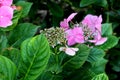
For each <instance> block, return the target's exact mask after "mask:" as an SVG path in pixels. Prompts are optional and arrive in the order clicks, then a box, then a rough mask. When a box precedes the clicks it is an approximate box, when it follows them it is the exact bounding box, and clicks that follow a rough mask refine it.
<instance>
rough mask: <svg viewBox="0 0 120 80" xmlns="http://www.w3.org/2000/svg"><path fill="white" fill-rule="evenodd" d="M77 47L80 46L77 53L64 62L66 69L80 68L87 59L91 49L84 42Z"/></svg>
mask: <svg viewBox="0 0 120 80" xmlns="http://www.w3.org/2000/svg"><path fill="white" fill-rule="evenodd" d="M77 47H78V48H79V51H78V52H77V53H76V55H75V56H73V57H71V58H70V59H69V60H67V61H66V62H65V63H64V64H63V66H64V67H65V68H66V69H78V68H80V67H81V66H82V65H83V64H84V63H85V61H86V60H87V58H88V55H89V51H90V49H89V48H88V47H87V46H86V45H84V44H81V45H79V46H77Z"/></svg>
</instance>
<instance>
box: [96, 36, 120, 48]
mask: <svg viewBox="0 0 120 80" xmlns="http://www.w3.org/2000/svg"><path fill="white" fill-rule="evenodd" d="M107 38H108V40H107V41H106V42H105V43H104V44H103V45H100V46H98V48H101V49H103V50H108V49H110V48H112V47H114V46H115V45H117V43H118V38H117V37H116V36H108V37H107Z"/></svg>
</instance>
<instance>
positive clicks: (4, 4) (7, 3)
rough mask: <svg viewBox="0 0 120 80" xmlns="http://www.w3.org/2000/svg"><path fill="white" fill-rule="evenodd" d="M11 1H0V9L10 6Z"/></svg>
mask: <svg viewBox="0 0 120 80" xmlns="http://www.w3.org/2000/svg"><path fill="white" fill-rule="evenodd" d="M12 2H13V0H0V7H1V6H11V4H12Z"/></svg>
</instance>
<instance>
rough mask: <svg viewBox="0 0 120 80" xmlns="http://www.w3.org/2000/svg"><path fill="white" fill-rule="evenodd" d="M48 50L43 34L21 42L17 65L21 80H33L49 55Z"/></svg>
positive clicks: (41, 69) (43, 66)
mask: <svg viewBox="0 0 120 80" xmlns="http://www.w3.org/2000/svg"><path fill="white" fill-rule="evenodd" d="M49 51H50V50H49V45H48V42H47V39H46V38H45V37H44V35H38V36H35V37H33V38H30V39H27V40H25V41H24V42H23V43H22V45H21V63H20V67H19V72H20V75H22V76H21V79H22V80H35V79H36V78H37V77H38V76H39V75H40V74H41V73H42V72H43V70H44V69H45V67H46V65H47V63H48V60H49V57H50V52H49Z"/></svg>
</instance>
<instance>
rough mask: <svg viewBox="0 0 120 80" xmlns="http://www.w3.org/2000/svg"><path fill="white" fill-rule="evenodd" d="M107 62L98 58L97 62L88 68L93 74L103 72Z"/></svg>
mask: <svg viewBox="0 0 120 80" xmlns="http://www.w3.org/2000/svg"><path fill="white" fill-rule="evenodd" d="M107 62H108V61H107V60H106V59H104V58H100V59H99V60H98V61H96V62H94V63H91V65H92V67H91V68H90V69H91V70H92V71H93V72H94V73H95V74H99V73H103V72H105V66H106V63H107Z"/></svg>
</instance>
